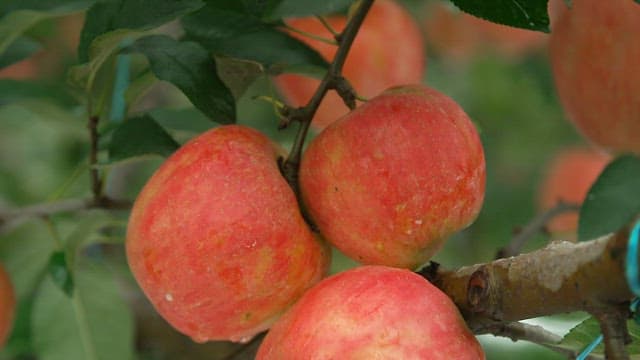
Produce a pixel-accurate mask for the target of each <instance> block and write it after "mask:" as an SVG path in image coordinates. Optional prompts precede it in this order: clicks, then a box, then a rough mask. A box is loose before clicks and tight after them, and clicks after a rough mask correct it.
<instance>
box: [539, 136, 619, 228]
mask: <svg viewBox="0 0 640 360" xmlns="http://www.w3.org/2000/svg"><path fill="white" fill-rule="evenodd" d="M609 160H610V157H609V156H607V155H606V154H603V153H600V152H596V151H594V150H591V149H588V148H582V147H572V148H567V149H563V150H562V151H560V152H559V153H558V154H556V155H555V156H554V158H553V160H552V161H551V163H550V164H549V166H548V168H547V170H546V173H545V175H544V177H543V180H542V184H541V186H540V194H539V199H538V203H539V208H540V209H541V210H547V209H551V208H552V207H554V206H556V205H557V204H558V202H559V201H564V202H567V203H576V204H582V202H583V201H584V199H585V197H586V195H587V192H588V191H589V189H590V188H591V185H593V182H594V181H595V180H596V179H597V178H598V175H600V173H601V172H602V170H603V169H604V167H605V166H606V165H607V163H608V162H609ZM547 227H548V229H549V230H550V231H552V232H554V233H565V232H575V231H576V229H577V228H578V214H577V213H570V214H569V213H568V214H562V215H559V216H557V217H555V218H554V219H553V220H552V221H551V222H550V223H549V224H548V226H547Z"/></svg>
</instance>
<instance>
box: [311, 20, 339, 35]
mask: <svg viewBox="0 0 640 360" xmlns="http://www.w3.org/2000/svg"><path fill="white" fill-rule="evenodd" d="M316 19H318V21H320V23H322V25H323V26H324V27H325V29H327V31H329V32H330V33H331V35H333V37H334V38H338V37H340V33H338V32H337V31H336V30H335V29H334V28H333V26H331V24H329V22H328V21H327V19H325V18H324V17H322V16H320V15H316Z"/></svg>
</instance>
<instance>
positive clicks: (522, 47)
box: [424, 1, 547, 62]
mask: <svg viewBox="0 0 640 360" xmlns="http://www.w3.org/2000/svg"><path fill="white" fill-rule="evenodd" d="M425 13H426V16H425V20H424V27H425V33H426V38H427V42H428V44H429V46H430V47H432V48H433V50H434V51H435V52H436V53H438V54H440V55H442V56H444V57H445V58H448V59H453V60H454V61H456V62H465V61H468V60H470V59H471V58H473V57H474V56H476V55H477V54H480V53H482V52H488V51H489V52H490V51H493V52H496V53H497V54H499V55H501V56H503V57H506V58H509V59H516V60H517V59H519V58H522V57H523V56H526V55H528V54H531V53H533V52H536V51H539V50H542V49H543V48H544V47H545V45H546V41H547V36H546V35H545V34H543V33H540V32H537V31H531V30H524V29H518V28H514V27H510V26H506V25H500V24H496V23H492V22H490V21H487V20H483V19H481V18H478V17H475V16H472V15H469V14H466V13H464V12H462V11H460V10H457V9H456V8H455V7H453V6H452V5H450V4H445V3H443V2H441V1H438V2H430V3H428V4H427V6H426V10H425Z"/></svg>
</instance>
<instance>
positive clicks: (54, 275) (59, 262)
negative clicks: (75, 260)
mask: <svg viewBox="0 0 640 360" xmlns="http://www.w3.org/2000/svg"><path fill="white" fill-rule="evenodd" d="M48 268H49V275H51V280H53V283H54V284H56V286H57V287H58V288H59V289H60V290H62V291H64V293H65V294H66V295H67V296H72V295H73V276H72V275H71V271H70V270H69V265H68V263H67V257H66V255H65V253H64V251H56V252H54V253H53V254H51V258H50V260H49V266H48Z"/></svg>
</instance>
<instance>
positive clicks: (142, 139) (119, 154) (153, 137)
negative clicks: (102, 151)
mask: <svg viewBox="0 0 640 360" xmlns="http://www.w3.org/2000/svg"><path fill="white" fill-rule="evenodd" d="M179 146H180V145H179V144H178V143H177V142H176V141H175V140H174V139H173V138H172V137H171V136H170V135H169V134H168V133H167V132H166V130H164V129H163V128H162V127H160V125H158V123H156V121H155V120H153V119H152V118H151V117H150V116H148V115H145V116H142V117H138V118H133V119H129V120H127V121H125V122H124V123H122V125H120V126H119V127H118V128H117V129H116V130H115V131H114V133H113V136H112V138H111V143H110V144H109V160H110V161H112V162H114V161H120V160H125V159H128V158H131V157H134V156H141V155H149V154H158V155H162V156H169V155H171V154H172V153H173V152H174V151H176V149H178V147H179Z"/></svg>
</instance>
